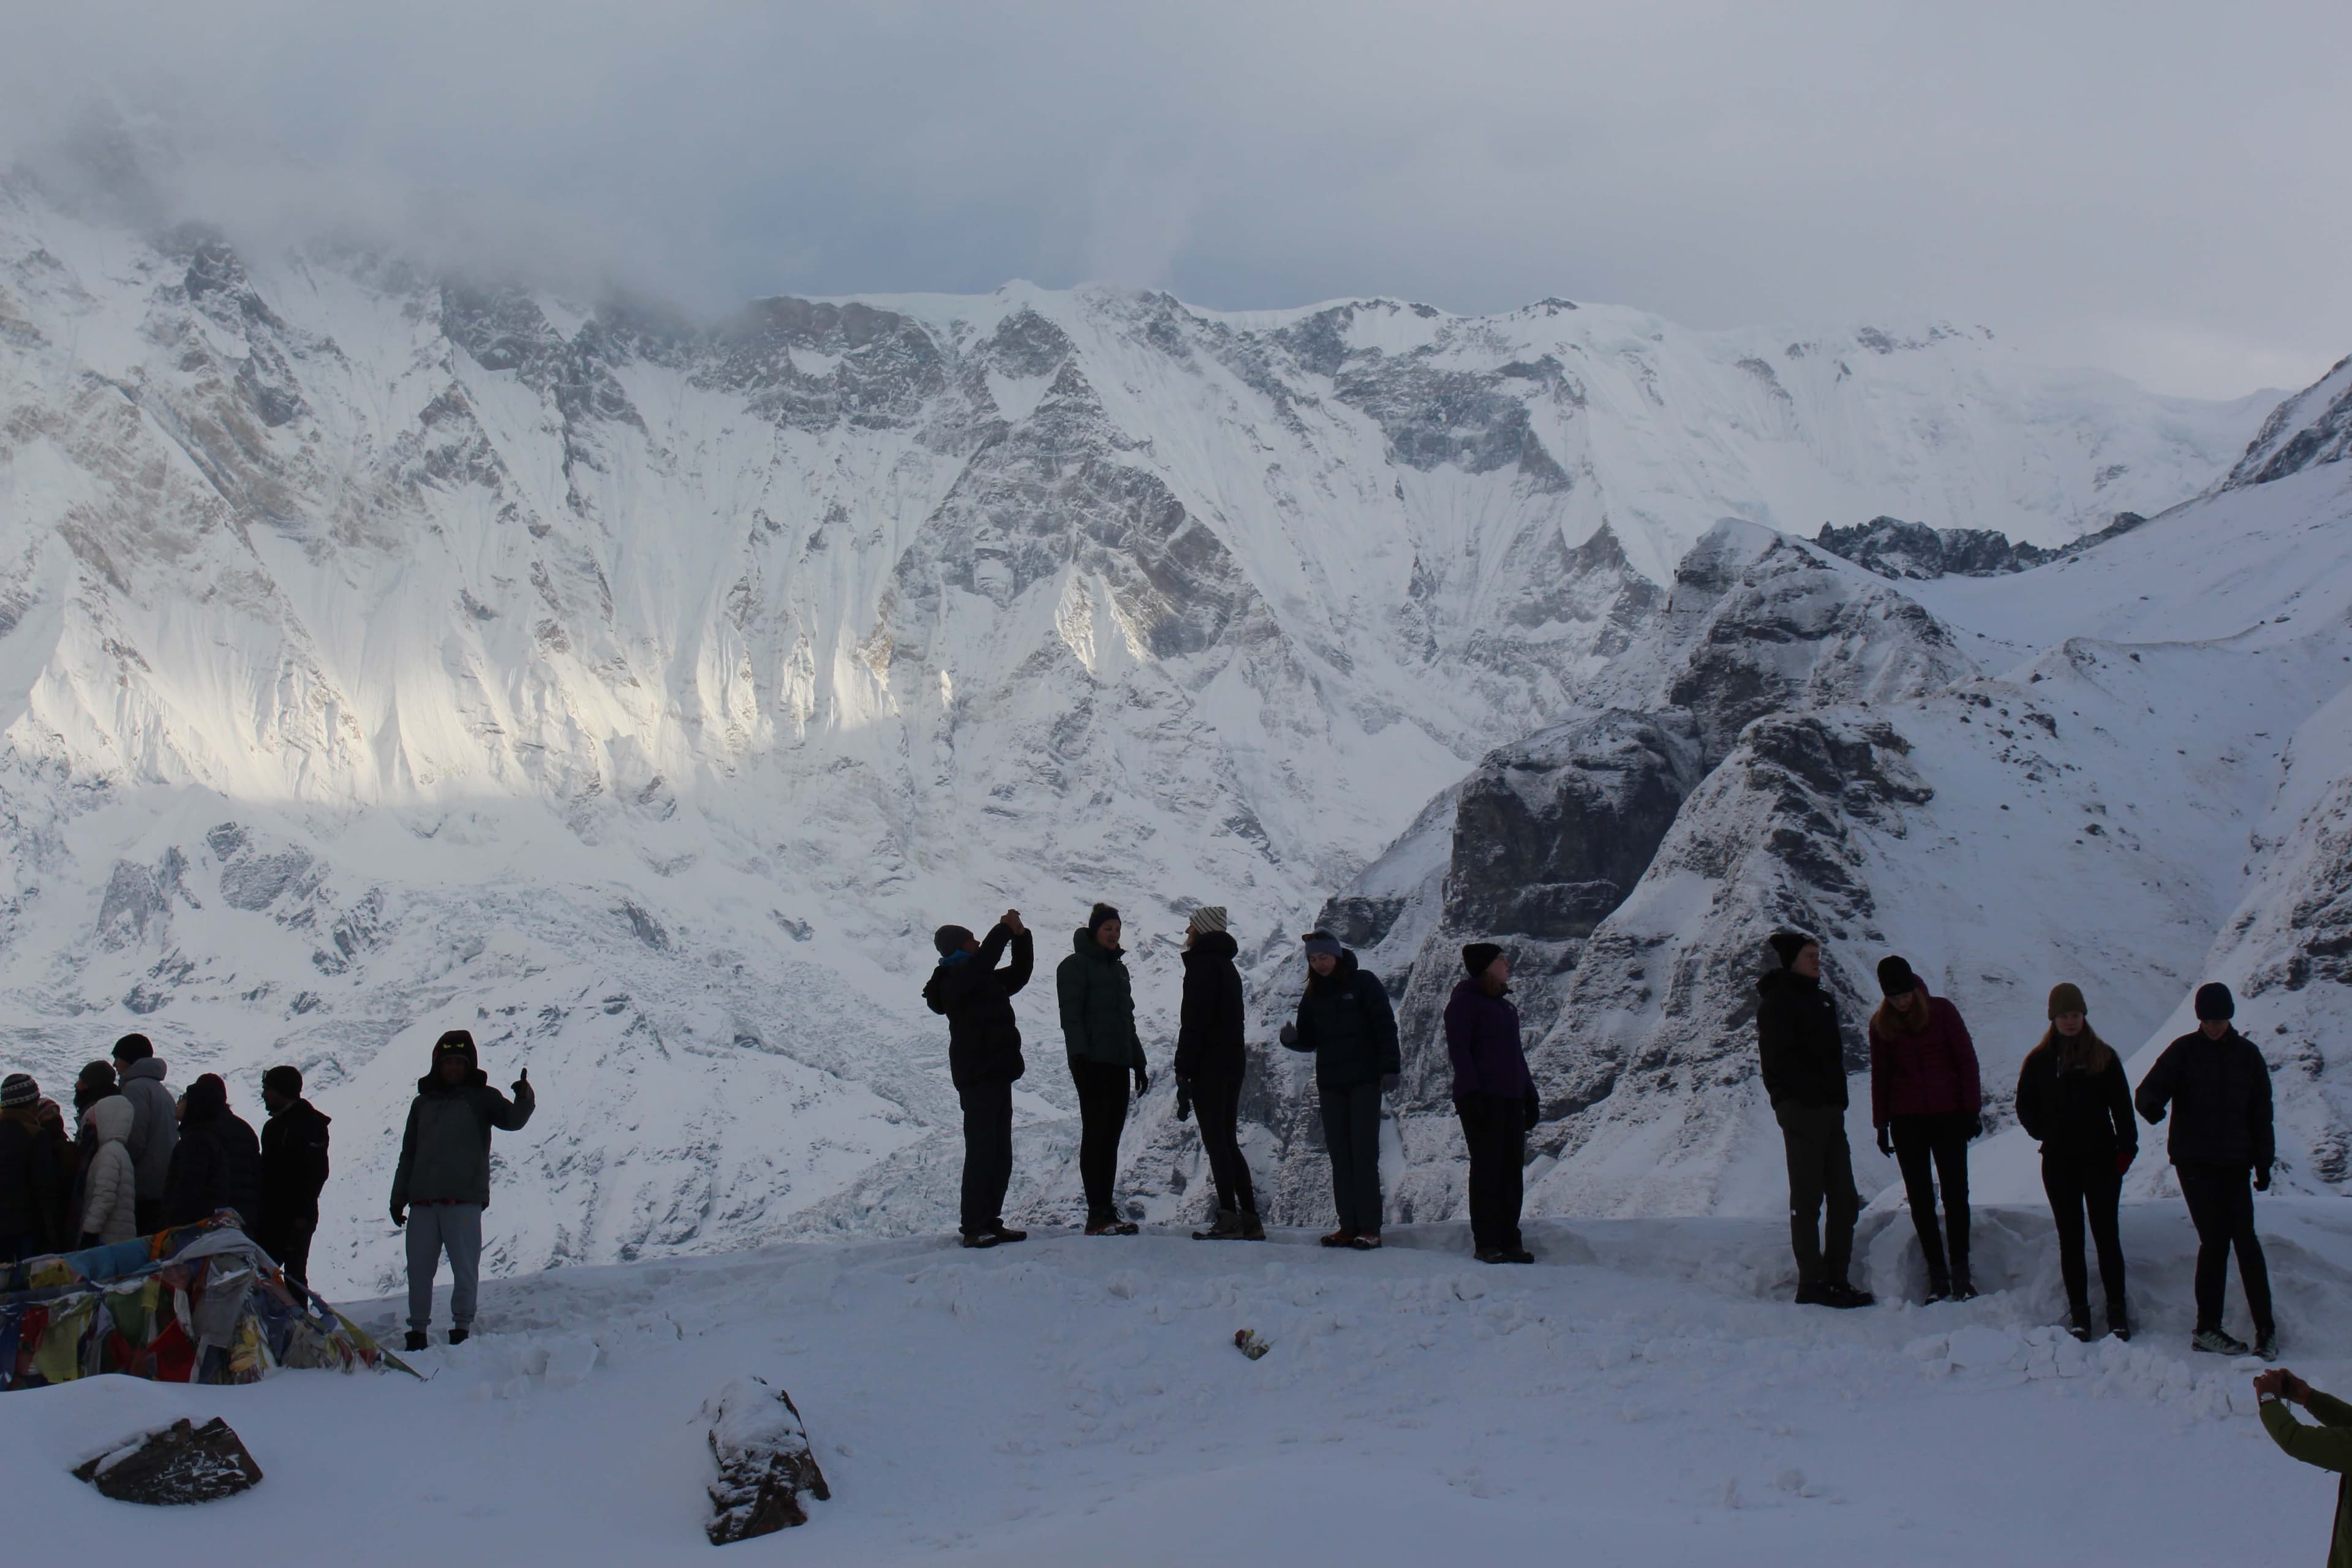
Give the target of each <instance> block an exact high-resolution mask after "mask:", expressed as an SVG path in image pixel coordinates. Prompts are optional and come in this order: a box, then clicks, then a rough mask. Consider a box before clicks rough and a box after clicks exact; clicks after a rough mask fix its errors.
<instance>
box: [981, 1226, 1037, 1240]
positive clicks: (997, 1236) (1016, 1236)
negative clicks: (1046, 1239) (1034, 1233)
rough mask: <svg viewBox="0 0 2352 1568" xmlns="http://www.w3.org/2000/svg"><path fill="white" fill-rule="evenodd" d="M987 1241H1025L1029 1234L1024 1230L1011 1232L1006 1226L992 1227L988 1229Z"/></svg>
mask: <svg viewBox="0 0 2352 1568" xmlns="http://www.w3.org/2000/svg"><path fill="white" fill-rule="evenodd" d="M988 1239H989V1240H990V1241H992V1242H1009V1241H1026V1240H1028V1239H1029V1233H1028V1232H1027V1231H1025V1230H1013V1229H1012V1228H1010V1227H1009V1226H1001V1225H992V1226H989V1227H988Z"/></svg>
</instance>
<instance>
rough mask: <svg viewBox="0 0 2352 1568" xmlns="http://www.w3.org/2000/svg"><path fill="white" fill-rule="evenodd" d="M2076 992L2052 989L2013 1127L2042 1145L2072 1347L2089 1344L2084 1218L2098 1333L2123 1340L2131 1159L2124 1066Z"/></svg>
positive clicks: (2133, 1141)
mask: <svg viewBox="0 0 2352 1568" xmlns="http://www.w3.org/2000/svg"><path fill="white" fill-rule="evenodd" d="M2089 1011H2090V1010H2089V1008H2088V1007H2086V1006H2085V1005H2084V1002H2083V992H2082V989H2081V987H2079V986H2076V985H2072V984H2066V985H2059V986H2056V987H2053V989H2052V991H2051V993H2050V1029H2049V1032H2048V1033H2047V1034H2045V1035H2043V1036H2042V1043H2041V1044H2040V1045H2038V1046H2036V1047H2033V1049H2032V1050H2031V1051H2028V1052H2027V1053H2026V1055H2025V1065H2024V1067H2023V1068H2021V1069H2019V1072H2018V1075H2017V1120H2018V1122H2019V1124H2020V1125H2021V1126H2022V1127H2023V1128H2024V1129H2025V1135H2026V1136H2027V1137H2029V1138H2032V1139H2035V1140H2038V1141H2039V1142H2040V1143H2041V1144H2042V1191H2043V1192H2044V1193H2047V1194H2049V1196H2050V1215H2051V1217H2052V1218H2053V1219H2054V1220H2055V1221H2057V1224H2058V1271H2059V1273H2060V1274H2061V1275H2062V1276H2063V1278H2064V1279H2065V1281H2066V1307H2067V1310H2068V1311H2069V1313H2070V1314H2071V1315H2072V1317H2073V1320H2074V1329H2073V1332H2074V1337H2075V1338H2076V1339H2078V1340H2088V1339H2089V1338H2091V1285H2090V1279H2089V1276H2088V1274H2087V1272H2086V1271H2085V1270H2084V1267H2083V1225H2084V1215H2085V1213H2086V1212H2087V1214H2088V1215H2089V1219H2090V1230H2091V1237H2092V1239H2093V1240H2094V1241H2095V1242H2096V1243H2097V1244H2098V1248H2099V1283H2100V1284H2101V1285H2102V1286H2103V1287H2105V1290H2106V1293H2107V1331H2108V1332H2109V1333H2111V1334H2113V1335H2115V1336H2116V1338H2117V1339H2119V1340H2128V1339H2130V1338H2131V1319H2130V1316H2129V1314H2128V1313H2127V1312H2126V1310H2125V1307H2124V1244H2123V1237H2122V1235H2121V1233H2120V1232H2119V1231H2118V1230H2117V1228H2116V1202H2117V1201H2118V1200H2119V1199H2120V1198H2121V1197H2122V1195H2123V1190H2124V1173H2125V1172H2126V1171H2128V1170H2130V1169H2131V1163H2132V1160H2133V1159H2134V1157H2136V1156H2137V1154H2138V1153H2139V1132H2138V1129H2137V1124H2136V1123H2135V1122H2134V1121H2132V1102H2131V1084H2130V1082H2129V1080H2128V1079H2126V1078H2125V1077H2124V1064H2123V1059H2122V1058H2119V1057H2117V1056H2116V1053H2115V1051H2114V1050H2113V1049H2112V1048H2111V1047H2109V1046H2108V1045H2107V1043H2106V1041H2105V1040H2103V1039H2101V1038H2099V1036H2098V1032H2097V1031H2096V1030H2095V1029H2093V1028H2092V1027H2091V1021H2090V1019H2089V1017H2088V1016H2087V1015H2088V1013H2089Z"/></svg>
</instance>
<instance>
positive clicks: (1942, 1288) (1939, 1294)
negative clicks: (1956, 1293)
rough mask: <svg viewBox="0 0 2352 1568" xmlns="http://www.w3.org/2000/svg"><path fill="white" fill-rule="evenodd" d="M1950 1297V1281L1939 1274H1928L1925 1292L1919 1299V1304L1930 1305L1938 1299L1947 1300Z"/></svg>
mask: <svg viewBox="0 0 2352 1568" xmlns="http://www.w3.org/2000/svg"><path fill="white" fill-rule="evenodd" d="M1951 1299H1952V1282H1951V1281H1950V1280H1949V1279H1946V1278H1945V1277H1944V1276H1942V1275H1940V1274H1930V1275H1928V1276H1927V1294H1926V1295H1925V1296H1922V1297H1921V1298H1920V1299H1919V1304H1920V1305H1921V1306H1923V1307H1932V1306H1934V1305H1935V1304H1936V1303H1937V1302H1938V1301H1948V1300H1951Z"/></svg>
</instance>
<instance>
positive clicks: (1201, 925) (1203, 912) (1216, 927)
mask: <svg viewBox="0 0 2352 1568" xmlns="http://www.w3.org/2000/svg"><path fill="white" fill-rule="evenodd" d="M1224 929H1225V906H1224V905H1223V904H1202V906H1201V907H1200V908H1199V909H1197V910H1193V911H1192V930H1194V931H1199V932H1201V933H1202V934H1203V935H1206V934H1207V933H1208V932H1210V931H1223V930H1224Z"/></svg>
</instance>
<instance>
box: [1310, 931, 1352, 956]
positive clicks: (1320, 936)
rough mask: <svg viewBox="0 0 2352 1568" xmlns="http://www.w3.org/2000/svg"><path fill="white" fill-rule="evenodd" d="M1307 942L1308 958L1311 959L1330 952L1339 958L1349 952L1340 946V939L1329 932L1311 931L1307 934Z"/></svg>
mask: <svg viewBox="0 0 2352 1568" xmlns="http://www.w3.org/2000/svg"><path fill="white" fill-rule="evenodd" d="M1306 942H1307V957H1309V958H1312V957H1314V956H1315V955H1316V954H1317V953H1318V952H1328V953H1329V954H1330V955H1331V956H1332V957H1334V958H1337V957H1339V955H1340V954H1341V953H1343V952H1347V951H1348V950H1347V949H1346V948H1344V947H1342V946H1341V945H1340V944H1339V938H1338V937H1336V936H1333V935H1332V934H1331V933H1330V932H1329V931H1308V932H1307V936H1306Z"/></svg>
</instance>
